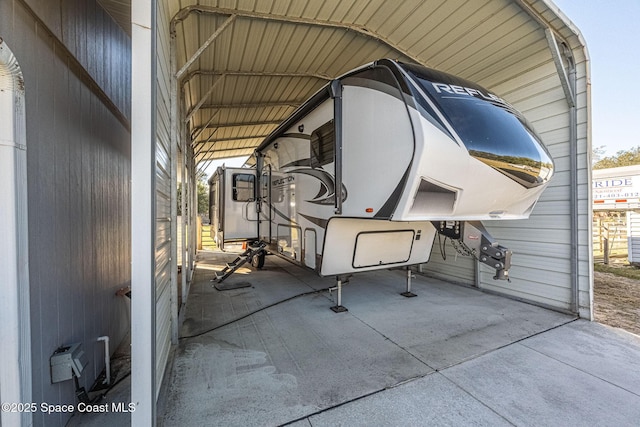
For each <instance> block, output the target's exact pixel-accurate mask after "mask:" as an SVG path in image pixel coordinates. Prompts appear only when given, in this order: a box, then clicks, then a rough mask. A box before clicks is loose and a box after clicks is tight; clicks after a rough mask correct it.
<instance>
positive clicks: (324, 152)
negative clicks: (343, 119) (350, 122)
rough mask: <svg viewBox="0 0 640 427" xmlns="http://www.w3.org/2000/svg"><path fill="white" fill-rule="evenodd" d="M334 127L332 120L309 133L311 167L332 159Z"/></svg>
mask: <svg viewBox="0 0 640 427" xmlns="http://www.w3.org/2000/svg"><path fill="white" fill-rule="evenodd" d="M335 139H336V128H335V126H334V123H333V120H331V121H329V122H327V123H325V124H323V125H322V126H320V127H319V128H318V129H316V130H314V131H313V132H312V133H311V156H310V158H311V167H312V168H318V167H320V166H324V165H328V164H329V163H333V161H334V158H333V157H334V154H333V153H334V146H335Z"/></svg>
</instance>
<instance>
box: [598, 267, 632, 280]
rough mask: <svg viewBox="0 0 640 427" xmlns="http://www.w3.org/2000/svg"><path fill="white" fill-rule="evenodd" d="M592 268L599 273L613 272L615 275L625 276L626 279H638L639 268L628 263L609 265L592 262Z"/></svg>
mask: <svg viewBox="0 0 640 427" xmlns="http://www.w3.org/2000/svg"><path fill="white" fill-rule="evenodd" d="M593 269H594V270H595V271H599V272H601V273H610V274H615V275H616V276H622V277H626V278H628V279H634V280H640V269H638V268H636V267H633V266H630V265H620V266H616V267H613V266H611V265H604V264H593Z"/></svg>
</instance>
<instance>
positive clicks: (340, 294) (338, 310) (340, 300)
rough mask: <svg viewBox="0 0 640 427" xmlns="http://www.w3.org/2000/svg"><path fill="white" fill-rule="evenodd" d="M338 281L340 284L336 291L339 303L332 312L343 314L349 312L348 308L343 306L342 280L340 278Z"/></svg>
mask: <svg viewBox="0 0 640 427" xmlns="http://www.w3.org/2000/svg"><path fill="white" fill-rule="evenodd" d="M337 281H338V283H337V285H336V287H335V288H334V289H337V290H338V301H337V303H336V305H335V306H333V307H331V310H333V312H334V313H343V312H345V311H349V310H347V308H346V307H343V306H342V279H341V278H340V277H337Z"/></svg>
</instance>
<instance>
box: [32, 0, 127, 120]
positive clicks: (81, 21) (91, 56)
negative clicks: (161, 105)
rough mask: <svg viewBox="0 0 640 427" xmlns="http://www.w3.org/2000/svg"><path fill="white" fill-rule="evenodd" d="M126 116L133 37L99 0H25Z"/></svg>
mask: <svg viewBox="0 0 640 427" xmlns="http://www.w3.org/2000/svg"><path fill="white" fill-rule="evenodd" d="M24 1H25V2H26V3H27V4H28V5H29V7H30V8H31V10H32V11H33V13H35V14H36V16H37V17H38V19H40V20H42V22H44V24H45V25H46V26H47V28H48V30H49V31H50V32H51V33H52V34H53V35H54V36H55V37H56V38H57V39H58V40H60V41H61V42H62V43H63V44H64V46H65V47H66V48H67V49H68V50H69V52H70V53H71V54H72V55H73V56H74V58H75V59H76V60H77V61H78V62H79V63H80V64H81V66H82V67H83V68H84V69H85V70H86V71H87V73H88V74H89V75H90V76H91V77H92V78H93V80H94V81H95V83H96V84H97V85H98V87H99V88H100V89H101V90H102V91H103V92H104V93H105V94H106V96H107V97H108V98H109V99H110V100H111V102H113V104H114V105H115V107H116V108H117V109H118V110H119V111H120V113H122V115H123V116H124V117H126V118H130V117H131V105H130V101H129V99H130V98H129V94H130V92H131V77H130V74H131V72H130V71H131V56H130V54H129V52H131V39H130V38H129V36H128V35H127V34H126V32H125V31H124V30H123V29H122V28H120V26H119V25H118V24H117V23H116V22H115V21H114V20H113V18H111V16H109V15H108V14H107V13H105V12H104V10H103V9H102V7H101V6H100V5H99V4H98V3H97V2H96V0H24Z"/></svg>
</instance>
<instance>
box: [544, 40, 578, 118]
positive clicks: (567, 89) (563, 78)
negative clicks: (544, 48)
mask: <svg viewBox="0 0 640 427" xmlns="http://www.w3.org/2000/svg"><path fill="white" fill-rule="evenodd" d="M544 34H545V36H546V37H547V43H548V44H549V50H550V51H551V56H552V57H553V63H554V64H555V66H556V70H557V71H558V77H560V84H561V85H562V90H563V91H564V96H565V98H566V99H567V103H568V104H569V106H570V107H575V105H576V100H575V96H574V94H573V91H572V89H571V82H570V81H569V75H568V74H567V71H566V69H565V66H564V63H563V61H562V57H563V55H562V54H561V53H560V49H559V48H558V42H557V41H556V37H555V35H554V34H553V31H551V30H550V29H549V28H545V30H544ZM567 50H568V49H567ZM564 57H565V58H566V60H567V61H568V62H569V64H568V66H569V68H571V69H572V68H573V57H572V56H570V55H566V52H565V55H564Z"/></svg>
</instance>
